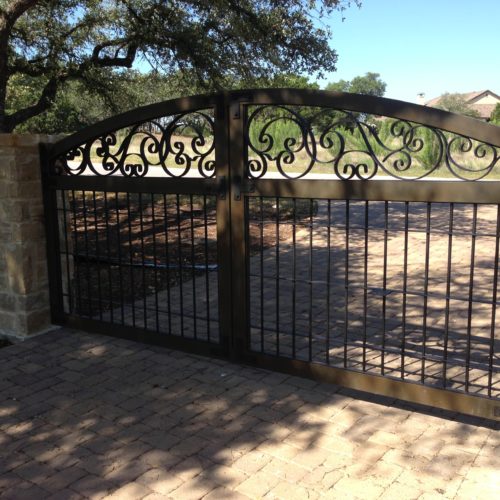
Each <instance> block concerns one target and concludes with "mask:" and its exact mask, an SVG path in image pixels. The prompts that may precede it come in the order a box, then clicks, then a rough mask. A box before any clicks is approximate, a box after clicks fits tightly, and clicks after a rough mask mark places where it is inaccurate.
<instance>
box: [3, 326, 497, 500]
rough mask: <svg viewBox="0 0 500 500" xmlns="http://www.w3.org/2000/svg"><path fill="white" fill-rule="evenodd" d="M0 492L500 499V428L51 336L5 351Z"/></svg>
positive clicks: (208, 362)
mask: <svg viewBox="0 0 500 500" xmlns="http://www.w3.org/2000/svg"><path fill="white" fill-rule="evenodd" d="M0 373H1V378H0V449H1V452H0V453H1V459H0V497H1V498H2V499H4V498H5V499H12V500H18V499H22V498H29V499H43V498H54V499H55V498H61V499H79V498H104V497H107V498H124V499H135V498H137V499H139V498H147V499H154V498H175V499H182V500H184V499H190V498H193V499H194V498H206V499H223V498H228V499H233V498H234V499H237V498H247V497H249V498H269V499H272V498H283V499H287V500H290V499H294V498H299V499H305V498H363V499H366V498H397V499H398V500H401V499H404V498H438V497H444V498H464V499H470V498H481V499H487V498H495V497H496V498H498V495H499V492H500V489H499V488H500V484H499V475H498V467H499V458H498V457H499V455H500V453H499V445H500V437H499V433H498V428H499V425H498V424H494V423H492V422H488V421H484V420H478V419H473V418H468V417H460V416H457V415H454V414H451V413H449V412H442V411H435V410H432V411H430V410H426V409H425V408H416V407H414V406H411V405H406V404H403V403H400V402H397V401H393V400H388V399H383V398H375V397H370V396H366V395H362V394H360V393H355V392H353V391H347V390H342V389H340V388H339V387H336V386H333V385H326V384H317V383H315V382H312V381H308V380H304V379H300V378H297V377H290V376H286V375H281V374H277V373H271V372H268V371H265V370H260V369H252V368H248V367H243V366H238V365H234V364H231V363H228V362H225V361H219V360H214V359H207V358H202V357H197V356H193V355H188V354H184V353H181V352H174V351H170V350H167V349H161V348H155V347H150V346H147V345H142V344H138V343H133V342H129V341H126V340H117V339H113V338H108V337H104V336H97V335H90V334H86V333H82V332H79V331H74V330H68V329H61V330H58V331H54V332H52V333H49V334H47V335H44V336H40V337H37V338H34V339H31V340H29V341H26V342H24V343H22V344H18V345H16V346H11V347H7V348H4V349H2V350H0Z"/></svg>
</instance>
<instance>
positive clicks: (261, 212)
mask: <svg viewBox="0 0 500 500" xmlns="http://www.w3.org/2000/svg"><path fill="white" fill-rule="evenodd" d="M259 200H260V352H264V198H263V197H262V196H260V197H259Z"/></svg>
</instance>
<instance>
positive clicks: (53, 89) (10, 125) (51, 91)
mask: <svg viewBox="0 0 500 500" xmlns="http://www.w3.org/2000/svg"><path fill="white" fill-rule="evenodd" d="M64 79H65V78H63V77H52V78H51V79H50V80H49V81H48V82H47V84H46V85H45V87H44V89H43V91H42V94H41V96H40V98H39V99H38V102H37V103H36V104H34V105H33V106H28V107H27V108H24V109H20V110H19V111H16V112H15V113H12V114H11V115H7V116H6V117H5V123H6V128H7V129H8V130H14V128H15V127H16V126H17V125H19V124H20V123H22V122H24V121H26V120H28V119H29V118H33V116H37V115H39V114H40V113H43V112H44V111H46V110H47V109H48V108H49V107H50V106H51V104H52V101H53V100H54V99H55V97H56V94H57V90H58V88H59V85H60V84H61V83H62V82H63V81H64Z"/></svg>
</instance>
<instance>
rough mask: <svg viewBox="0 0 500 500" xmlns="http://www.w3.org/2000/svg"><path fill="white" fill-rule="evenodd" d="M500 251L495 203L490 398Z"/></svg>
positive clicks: (499, 211) (499, 215) (499, 214)
mask: <svg viewBox="0 0 500 500" xmlns="http://www.w3.org/2000/svg"><path fill="white" fill-rule="evenodd" d="M499 251H500V205H497V229H496V237H495V263H494V267H493V298H492V306H491V330H490V346H489V347H490V349H489V356H488V397H490V398H491V386H492V383H493V358H494V356H495V330H496V329H495V322H496V312H497V293H498V258H499V253H500V252H499Z"/></svg>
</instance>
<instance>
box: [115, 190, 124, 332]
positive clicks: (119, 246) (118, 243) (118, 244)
mask: <svg viewBox="0 0 500 500" xmlns="http://www.w3.org/2000/svg"><path fill="white" fill-rule="evenodd" d="M119 198H120V196H119V193H118V192H116V193H115V208H116V252H117V256H118V273H119V283H120V309H121V319H122V325H124V324H125V299H124V296H123V265H122V242H121V230H120V199H119Z"/></svg>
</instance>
